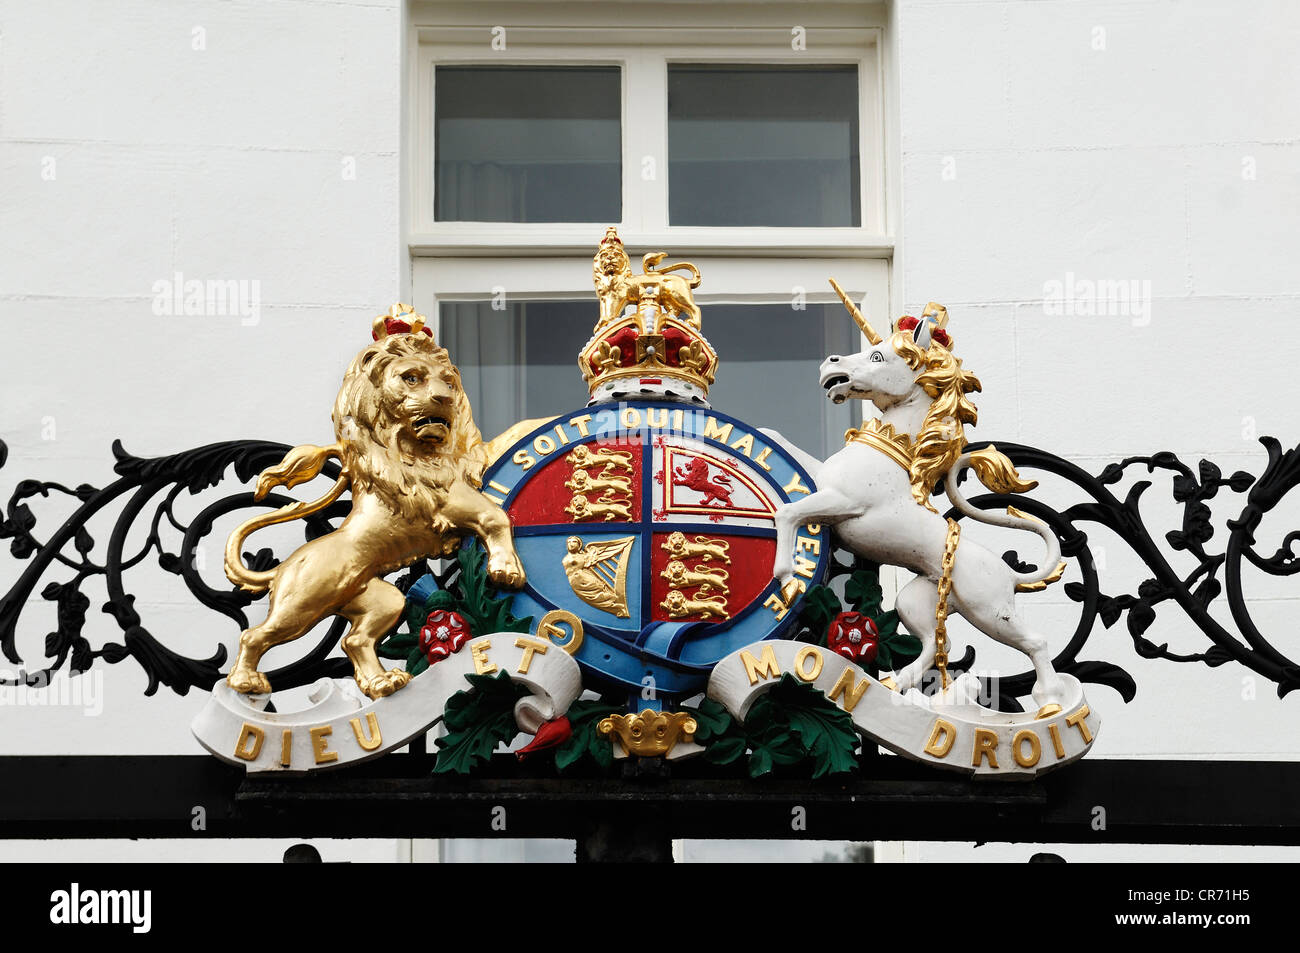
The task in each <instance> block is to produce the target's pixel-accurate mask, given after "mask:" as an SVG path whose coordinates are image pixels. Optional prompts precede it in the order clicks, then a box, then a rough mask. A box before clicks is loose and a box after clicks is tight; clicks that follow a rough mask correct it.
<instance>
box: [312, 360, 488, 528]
mask: <svg viewBox="0 0 1300 953" xmlns="http://www.w3.org/2000/svg"><path fill="white" fill-rule="evenodd" d="M399 358H417V359H419V360H421V361H423V362H425V363H426V364H427V365H428V367H429V370H430V373H431V374H438V375H441V376H442V377H443V379H444V380H446V381H447V382H448V383H449V384H451V386H452V387H453V389H454V391H455V393H456V399H455V407H454V409H453V410H452V415H451V416H452V419H451V428H450V429H451V433H450V435H449V436H448V438H447V441H446V443H444V444H443V445H442V446H441V447H440V448H439V449H438V450H437V451H436V452H435V453H433V454H432V455H430V456H422V457H417V458H414V459H405V458H404V457H403V454H402V452H401V448H400V445H399V442H398V440H397V434H398V431H399V430H400V429H401V424H402V422H401V421H399V420H398V419H396V418H395V417H394V415H393V413H392V411H391V409H390V408H389V407H388V406H387V402H386V400H385V398H384V392H383V387H382V382H383V378H384V372H385V371H386V370H387V369H388V367H389V365H391V364H392V363H393V362H394V361H395V360H398V359H399ZM333 420H334V433H335V436H336V438H337V439H338V442H339V446H340V447H341V448H342V459H343V468H344V471H345V472H346V473H347V475H348V477H349V478H350V480H351V484H352V494H353V498H354V499H355V498H356V497H358V496H360V495H362V494H365V493H373V494H374V495H375V496H377V497H379V498H380V499H381V500H382V501H383V502H384V503H385V504H387V506H388V507H389V508H390V509H392V510H393V511H394V512H395V513H398V514H399V515H401V516H402V517H404V518H406V519H412V520H423V521H426V522H427V523H428V524H429V525H430V527H431V528H432V529H433V530H435V531H437V532H439V533H443V534H450V533H451V531H452V530H454V529H455V527H453V526H452V525H451V523H450V522H449V521H448V520H447V519H446V518H445V517H444V516H443V515H442V510H443V503H444V502H445V500H446V497H447V490H448V488H449V487H450V486H451V485H452V483H453V482H454V481H455V480H456V479H457V478H460V479H464V480H465V481H466V482H468V483H469V484H470V486H472V487H474V488H475V489H478V488H479V487H480V486H482V482H483V471H484V470H485V469H486V468H487V463H488V459H487V448H486V446H485V445H484V443H483V437H482V434H480V433H479V429H478V427H477V426H476V425H475V423H474V418H473V415H472V413H471V409H470V404H469V398H468V396H467V395H466V394H465V389H464V387H463V386H462V384H461V380H460V373H459V371H458V370H457V369H456V367H455V365H453V364H452V363H451V360H450V358H449V357H448V355H447V350H446V348H443V347H439V346H438V345H437V344H435V343H434V341H433V338H431V337H429V336H428V335H426V334H394V335H390V336H388V337H385V338H382V339H380V340H378V341H376V342H375V343H374V344H371V345H369V346H368V347H366V348H365V349H364V350H362V351H361V353H359V354H358V355H357V356H356V357H355V358H354V359H353V361H352V363H351V365H349V367H348V370H347V373H346V374H345V375H344V377H343V386H342V387H341V388H340V389H339V395H338V399H337V400H335V402H334V415H333ZM458 543H459V537H458V536H456V535H449V536H448V539H447V544H446V547H445V551H446V552H450V551H451V550H453V549H454V548H455V546H456V545H457V544H458Z"/></svg>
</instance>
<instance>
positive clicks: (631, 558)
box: [483, 402, 830, 698]
mask: <svg viewBox="0 0 1300 953" xmlns="http://www.w3.org/2000/svg"><path fill="white" fill-rule="evenodd" d="M813 489H814V487H813V483H812V479H811V478H810V476H809V475H808V473H807V472H806V471H805V470H804V469H803V468H802V467H800V466H799V464H798V463H797V462H796V461H795V460H794V459H793V458H792V457H790V456H789V455H788V454H787V453H786V452H785V451H784V450H782V449H781V448H780V447H779V446H777V445H775V444H773V443H772V442H771V441H769V440H768V439H767V438H766V437H764V436H763V435H762V434H761V433H759V432H758V431H757V430H756V429H755V428H751V427H749V426H748V425H746V424H744V423H741V422H740V421H738V420H736V419H735V418H732V417H728V416H726V415H724V414H719V413H717V412H715V411H712V410H708V409H705V408H700V407H690V406H683V405H682V404H681V403H658V402H625V403H621V404H617V405H613V404H611V405H606V406H603V407H592V408H587V409H584V410H580V411H576V412H574V413H571V414H566V415H562V416H560V417H556V418H555V419H553V420H552V421H550V422H549V423H548V424H546V425H544V426H542V427H541V428H539V429H538V430H536V431H534V432H533V433H531V434H529V435H528V436H526V437H524V438H523V439H522V440H520V441H519V442H518V443H516V444H515V445H514V446H513V447H511V448H510V449H508V450H507V451H506V452H505V453H504V454H502V456H501V457H500V459H499V460H498V461H497V462H496V463H495V464H494V465H493V467H492V468H491V469H490V470H489V471H488V472H487V473H486V474H485V476H484V485H483V490H484V492H485V493H486V494H487V495H488V496H489V497H490V498H493V499H495V500H498V501H499V502H500V503H501V505H502V506H503V507H504V508H505V510H506V512H507V513H508V514H509V516H510V520H511V523H512V525H513V532H514V542H515V548H516V550H517V551H518V553H519V556H520V558H521V560H522V561H523V564H524V570H525V572H526V573H527V577H528V581H527V584H526V585H525V587H524V589H523V591H522V592H520V593H518V594H517V595H516V596H515V598H514V605H513V612H514V614H515V615H516V616H521V617H522V616H532V617H533V630H534V631H535V632H537V633H538V634H539V635H541V636H543V637H547V638H549V639H551V640H552V641H555V642H558V643H560V644H562V645H564V646H565V648H566V649H567V650H568V651H570V652H571V653H572V654H573V655H574V657H575V658H576V659H577V661H578V662H579V663H580V664H581V665H582V667H583V668H584V670H585V671H586V673H588V674H590V675H592V676H593V678H594V680H595V681H596V682H597V683H601V682H604V683H606V684H608V685H609V686H610V687H615V686H618V687H624V688H627V689H629V690H635V691H638V692H640V691H642V690H643V689H644V688H646V687H647V686H653V687H654V690H655V694H656V695H664V696H669V697H678V698H681V697H685V696H689V695H692V694H695V693H696V692H699V691H702V690H703V689H704V687H705V683H706V681H707V679H708V675H709V672H710V670H711V669H712V667H713V665H715V664H716V663H717V662H718V661H719V660H721V659H722V658H724V657H725V656H727V655H728V654H730V653H731V652H734V651H735V650H737V649H739V648H741V647H744V646H746V645H750V644H752V643H753V642H755V641H758V640H760V639H769V638H777V637H779V636H780V635H781V634H782V633H783V632H785V631H786V630H787V629H788V628H789V627H790V625H791V624H792V623H793V622H794V621H795V618H796V616H797V615H798V611H799V610H798V601H797V600H796V603H795V604H794V605H793V606H787V605H786V604H785V603H784V602H782V600H781V596H780V593H779V588H780V587H779V586H778V584H777V583H776V582H775V581H774V580H773V578H772V563H773V559H774V557H775V555H776V528H775V524H774V522H773V517H774V515H775V513H776V510H777V508H778V507H779V506H780V505H781V504H782V503H785V502H788V501H790V500H792V499H798V498H799V497H801V496H803V495H806V494H808V493H810V492H811V491H812V490H813ZM795 547H796V549H795V554H794V555H795V565H796V575H797V578H798V579H799V580H800V581H801V582H803V583H804V585H805V586H811V585H814V584H816V583H818V582H820V581H822V580H823V579H824V578H825V574H826V569H827V566H828V562H829V556H830V547H829V541H828V531H827V530H826V529H824V528H822V527H818V526H805V527H801V528H800V530H799V533H798V534H797V537H796V544H795Z"/></svg>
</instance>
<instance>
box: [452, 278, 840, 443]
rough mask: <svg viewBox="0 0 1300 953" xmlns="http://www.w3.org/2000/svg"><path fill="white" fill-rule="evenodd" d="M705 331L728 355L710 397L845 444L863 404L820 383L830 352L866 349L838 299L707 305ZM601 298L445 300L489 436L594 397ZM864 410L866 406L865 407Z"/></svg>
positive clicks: (762, 423)
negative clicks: (797, 307)
mask: <svg viewBox="0 0 1300 953" xmlns="http://www.w3.org/2000/svg"><path fill="white" fill-rule="evenodd" d="M703 311H704V333H705V336H706V337H707V338H708V339H709V343H710V344H712V345H713V346H714V348H715V349H716V350H717V352H718V379H717V381H716V382H715V383H714V385H713V386H712V388H710V390H709V402H710V403H711V404H712V405H713V406H714V407H715V408H717V409H718V410H720V411H722V412H723V413H725V414H730V415H731V416H733V417H739V418H740V419H742V420H744V421H745V422H746V423H748V424H751V425H753V426H756V427H772V428H774V429H776V430H779V431H781V433H783V434H784V435H785V436H786V437H787V438H788V439H789V440H791V441H792V442H793V443H795V444H796V445H798V446H800V447H802V448H803V449H804V450H807V451H808V452H809V453H811V454H813V455H814V456H816V457H818V458H819V459H823V460H824V459H825V458H826V457H827V456H829V455H830V453H831V452H833V451H834V450H838V449H839V448H840V447H841V446H843V445H844V431H845V430H846V429H848V428H849V427H850V426H853V425H854V424H855V423H857V422H860V420H855V419H854V416H853V415H854V413H855V412H856V413H857V414H858V417H859V418H860V417H861V410H862V408H861V405H860V404H858V403H857V402H854V401H851V402H848V403H845V404H843V405H841V406H839V407H836V406H835V405H834V404H832V403H831V402H830V401H828V400H827V399H826V396H825V394H824V392H823V391H822V389H821V387H819V386H818V383H817V368H818V366H819V365H820V364H821V362H822V359H823V358H824V357H825V356H826V355H827V354H832V353H835V354H845V353H850V352H853V351H856V350H857V349H858V332H857V328H856V327H855V326H854V324H853V321H852V320H851V319H850V318H849V316H848V315H847V314H845V312H844V309H843V308H842V307H840V306H839V305H838V304H835V305H829V304H810V305H808V306H807V309H806V310H804V311H794V310H792V309H791V308H790V306H789V305H787V304H705V305H704V306H703ZM595 313H596V305H595V302H594V301H525V302H514V303H511V304H510V305H508V306H507V308H506V309H505V310H503V311H493V310H492V306H491V303H490V302H487V301H476V302H459V303H456V302H453V303H448V302H443V303H442V304H441V305H440V307H439V335H438V340H439V342H440V343H442V344H443V345H444V346H446V348H447V350H448V351H450V352H451V359H452V361H454V362H455V363H456V365H457V366H458V367H460V372H461V379H462V381H463V382H464V384H465V391H466V393H467V394H468V395H469V399H470V406H471V407H473V408H474V420H475V422H476V423H477V424H478V426H479V429H480V430H481V431H482V432H483V437H484V438H485V439H491V438H492V437H495V436H496V435H497V434H499V433H501V432H502V431H503V430H505V429H506V428H507V427H509V426H511V425H512V424H514V423H516V422H517V421H520V420H524V419H527V418H529V417H546V416H550V415H554V414H561V413H565V412H567V411H570V410H575V409H577V408H579V407H581V406H583V405H584V404H585V403H586V402H587V388H586V387H585V386H584V385H583V383H582V375H581V373H580V371H579V370H578V361H577V358H578V351H579V349H580V348H581V347H582V346H583V345H584V344H585V343H586V342H587V339H588V338H590V337H591V328H592V325H593V324H594V323H595V320H594V318H595ZM855 408H856V411H855Z"/></svg>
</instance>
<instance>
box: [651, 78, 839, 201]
mask: <svg viewBox="0 0 1300 953" xmlns="http://www.w3.org/2000/svg"><path fill="white" fill-rule="evenodd" d="M859 164H860V162H859V155H858V69H857V67H856V66H836V65H826V66H815V67H803V66H751V65H710V64H674V63H670V64H669V65H668V200H669V206H668V220H669V222H670V223H671V224H673V225H758V226H763V225H790V226H805V227H812V226H851V225H858V224H859V223H860V220H861V205H860V202H859V199H860V196H859V186H858V175H859V173H858V169H859Z"/></svg>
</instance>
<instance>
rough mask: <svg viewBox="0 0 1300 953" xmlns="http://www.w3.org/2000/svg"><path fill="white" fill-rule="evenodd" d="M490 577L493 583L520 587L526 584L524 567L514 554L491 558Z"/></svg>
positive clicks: (507, 586) (489, 563)
mask: <svg viewBox="0 0 1300 953" xmlns="http://www.w3.org/2000/svg"><path fill="white" fill-rule="evenodd" d="M488 578H489V579H491V580H492V583H493V585H497V586H502V587H504V588H506V589H518V588H519V587H521V586H522V585H523V584H524V567H523V566H522V565H521V564H520V562H519V559H518V557H517V556H514V555H509V556H504V557H500V558H497V559H491V560H489V561H488Z"/></svg>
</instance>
